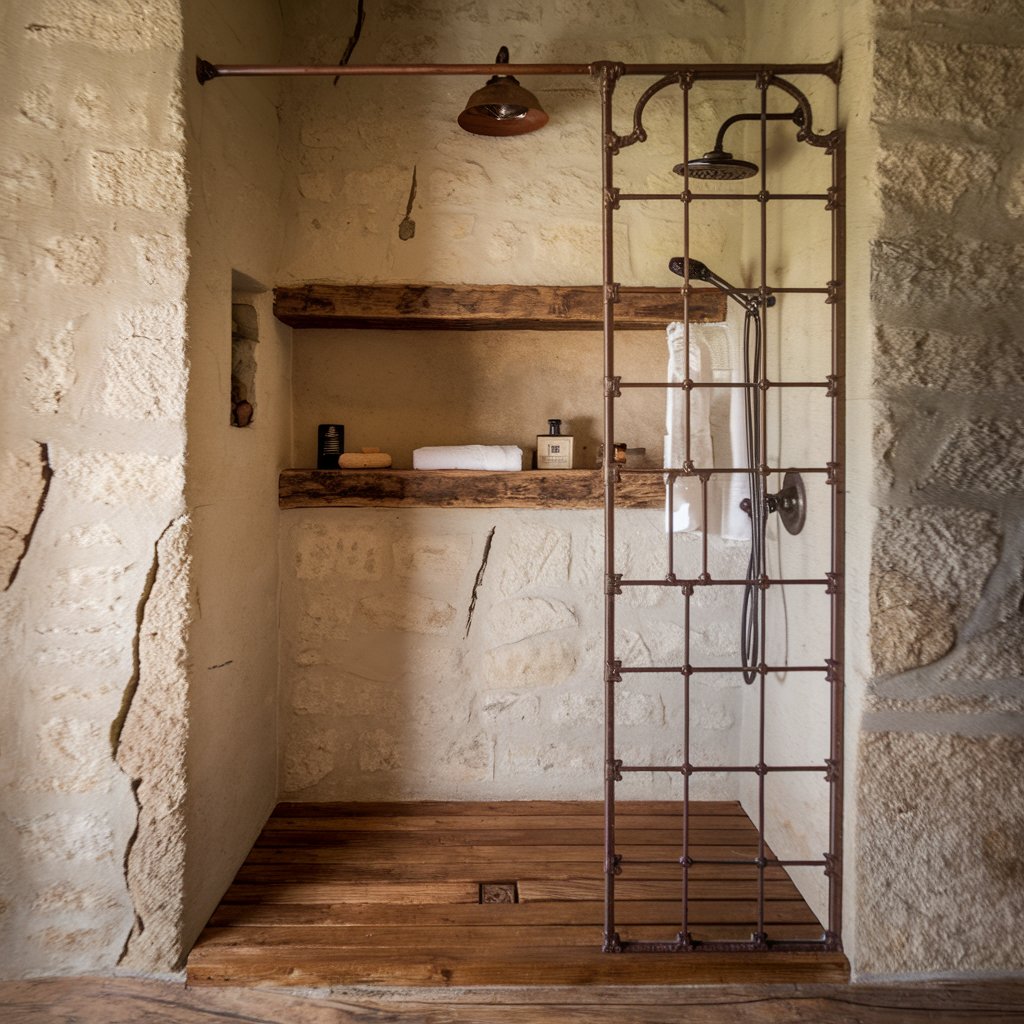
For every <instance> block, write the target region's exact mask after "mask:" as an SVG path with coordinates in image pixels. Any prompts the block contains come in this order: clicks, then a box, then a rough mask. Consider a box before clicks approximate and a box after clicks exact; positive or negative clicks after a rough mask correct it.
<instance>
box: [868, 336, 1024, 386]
mask: <svg viewBox="0 0 1024 1024" xmlns="http://www.w3.org/2000/svg"><path fill="white" fill-rule="evenodd" d="M874 371H875V373H874V377H875V380H874V384H875V387H876V388H895V387H915V388H928V389H929V390H931V391H936V392H940V391H941V392H960V393H962V394H964V393H967V394H971V393H977V392H985V391H1001V390H1009V389H1011V388H1021V387H1024V364H1022V361H1021V359H1020V341H1019V339H1018V338H1017V337H1016V335H1015V334H1013V333H1012V332H1010V331H995V330H994V331H990V332H988V333H985V334H950V333H947V332H946V331H938V330H925V329H917V328H902V327H890V326H888V325H885V324H881V325H879V326H878V327H877V328H876V329H875V357H874Z"/></svg>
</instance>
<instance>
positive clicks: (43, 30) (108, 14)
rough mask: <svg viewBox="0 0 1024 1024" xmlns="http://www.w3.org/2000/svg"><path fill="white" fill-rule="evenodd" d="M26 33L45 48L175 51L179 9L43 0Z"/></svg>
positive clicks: (156, 3) (163, 3)
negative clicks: (68, 45)
mask: <svg viewBox="0 0 1024 1024" xmlns="http://www.w3.org/2000/svg"><path fill="white" fill-rule="evenodd" d="M25 32H26V33H27V34H28V36H29V38H30V39H33V40H36V41H38V42H41V43H45V44H47V45H53V44H59V43H84V44H86V45H88V46H94V47H97V48H99V49H102V50H110V51H113V52H116V53H138V52H141V51H144V50H153V49H162V48H171V49H174V48H177V47H178V46H180V45H181V32H182V28H181V14H180V11H179V8H178V6H177V5H176V4H174V3H173V2H171V0H146V2H145V3H140V2H139V0H105V2H104V3H101V4H80V3H77V2H76V0H46V2H45V3H44V4H43V5H42V9H41V10H40V11H39V14H38V17H36V18H35V19H33V21H32V22H31V23H30V24H29V25H27V26H26V27H25Z"/></svg>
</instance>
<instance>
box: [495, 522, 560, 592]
mask: <svg viewBox="0 0 1024 1024" xmlns="http://www.w3.org/2000/svg"><path fill="white" fill-rule="evenodd" d="M571 553H572V538H571V534H569V533H568V532H567V531H565V530H556V529H554V528H552V527H550V526H525V527H521V528H519V529H517V530H515V531H513V533H512V535H511V537H509V539H508V542H507V544H506V545H505V548H504V551H503V552H502V558H503V565H502V571H501V580H500V583H499V589H500V590H501V592H502V594H504V595H505V596H506V597H513V596H515V595H516V594H519V593H521V592H522V591H524V590H527V589H535V588H543V587H562V586H565V585H566V583H567V582H568V580H569V562H570V558H571Z"/></svg>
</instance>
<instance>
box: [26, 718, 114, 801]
mask: <svg viewBox="0 0 1024 1024" xmlns="http://www.w3.org/2000/svg"><path fill="white" fill-rule="evenodd" d="M34 764H35V777H34V778H33V780H32V782H31V786H32V788H33V789H42V790H46V791H48V792H54V793H89V792H93V791H95V790H98V789H100V788H105V789H109V788H110V781H111V779H110V775H111V772H110V769H111V767H112V765H111V757H110V740H109V729H105V728H104V727H103V726H101V725H100V724H99V723H98V722H90V721H87V720H85V719H81V718H51V719H49V720H48V721H46V722H44V723H43V724H42V725H41V726H40V728H39V732H38V736H37V755H36V758H35V761H34Z"/></svg>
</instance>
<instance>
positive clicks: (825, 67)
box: [196, 57, 839, 84]
mask: <svg viewBox="0 0 1024 1024" xmlns="http://www.w3.org/2000/svg"><path fill="white" fill-rule="evenodd" d="M604 63H607V62H594V63H592V64H212V63H210V62H209V61H206V60H203V59H202V58H201V57H197V58H196V77H197V78H198V79H199V81H200V83H202V84H205V83H206V82H207V81H209V80H210V79H211V78H269V77H280V76H284V77H293V78H299V77H313V76H319V77H328V78H334V77H337V76H339V75H356V76H358V75H594V74H596V73H597V72H598V70H599V69H600V68H601V66H602V65H603V64H604ZM620 66H621V67H622V74H624V75H670V74H672V73H673V72H676V71H687V72H690V73H692V74H693V76H694V78H696V79H701V78H713V79H725V80H733V79H735V80H741V79H747V78H749V79H754V78H756V77H757V76H758V75H760V74H762V73H763V72H765V71H767V72H769V73H771V74H775V75H825V76H827V77H828V78H830V79H832V81H837V80H838V77H839V62H838V61H833V62H832V63H831V64H773V65H767V64H624V65H620Z"/></svg>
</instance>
